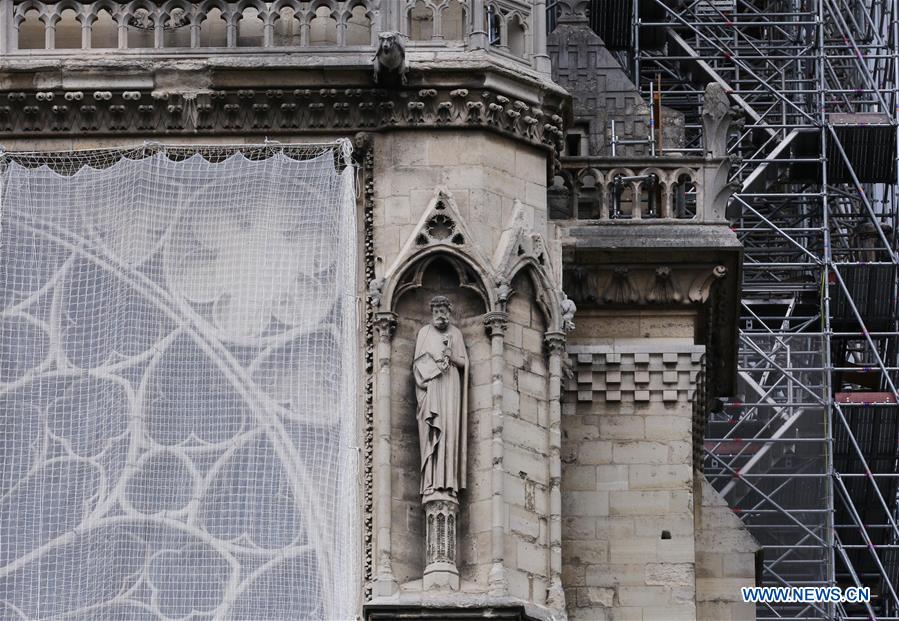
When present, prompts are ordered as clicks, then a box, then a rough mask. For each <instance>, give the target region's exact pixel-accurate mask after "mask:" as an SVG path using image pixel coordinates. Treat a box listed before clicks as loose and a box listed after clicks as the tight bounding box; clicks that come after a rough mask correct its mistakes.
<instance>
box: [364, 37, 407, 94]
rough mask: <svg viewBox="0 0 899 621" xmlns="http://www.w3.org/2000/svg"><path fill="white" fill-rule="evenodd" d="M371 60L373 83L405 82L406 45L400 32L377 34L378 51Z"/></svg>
mask: <svg viewBox="0 0 899 621" xmlns="http://www.w3.org/2000/svg"><path fill="white" fill-rule="evenodd" d="M372 61H373V68H374V79H375V84H388V85H389V84H396V83H397V81H399V84H403V85H405V84H406V47H405V46H404V45H403V39H402V35H401V34H400V33H398V32H382V33H380V34H378V51H377V52H375V55H374V57H373V58H372Z"/></svg>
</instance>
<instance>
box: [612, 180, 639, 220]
mask: <svg viewBox="0 0 899 621" xmlns="http://www.w3.org/2000/svg"><path fill="white" fill-rule="evenodd" d="M633 215H634V188H633V186H632V185H631V184H630V182H628V181H625V180H624V176H623V175H615V177H613V179H612V183H611V184H610V185H609V218H610V219H612V220H626V219H628V218H631V217H633Z"/></svg>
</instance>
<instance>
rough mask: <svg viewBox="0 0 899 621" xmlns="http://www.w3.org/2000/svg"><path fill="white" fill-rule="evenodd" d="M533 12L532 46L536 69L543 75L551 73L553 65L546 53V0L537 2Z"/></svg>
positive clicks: (537, 0)
mask: <svg viewBox="0 0 899 621" xmlns="http://www.w3.org/2000/svg"><path fill="white" fill-rule="evenodd" d="M533 10H534V12H533V13H532V15H533V19H531V25H532V31H533V39H531V45H532V46H533V51H532V53H533V55H534V56H533V64H534V69H536V70H537V71H540V72H541V73H549V72H550V71H552V65H551V64H550V60H549V54H547V53H546V0H536V2H534V9H533Z"/></svg>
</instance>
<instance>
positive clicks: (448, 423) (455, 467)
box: [412, 324, 468, 496]
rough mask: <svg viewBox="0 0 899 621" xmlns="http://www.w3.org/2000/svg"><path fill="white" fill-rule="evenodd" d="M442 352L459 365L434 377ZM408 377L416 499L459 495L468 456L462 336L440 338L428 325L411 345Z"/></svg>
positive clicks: (454, 331)
mask: <svg viewBox="0 0 899 621" xmlns="http://www.w3.org/2000/svg"><path fill="white" fill-rule="evenodd" d="M447 346H449V348H450V349H451V351H452V352H453V357H455V358H456V359H461V360H464V361H465V364H464V365H463V366H462V368H458V367H456V366H455V365H453V364H452V363H450V365H449V367H448V368H447V369H446V370H445V371H443V372H440V371H439V369H438V368H437V367H436V363H437V362H439V361H440V360H441V359H442V358H443V351H444V349H445V348H446V347H447ZM412 371H413V374H414V376H415V395H416V397H417V400H418V413H417V418H418V439H419V446H420V447H421V494H422V496H426V495H428V494H432V493H434V492H435V491H444V492H448V491H456V492H458V491H459V490H462V489H465V463H466V461H467V453H468V445H467V441H466V432H465V430H466V429H467V427H468V390H467V387H468V353H467V352H466V351H465V342H464V341H463V340H462V332H460V331H459V329H458V328H457V327H456V326H454V325H449V326H447V328H446V331H444V332H441V331H440V330H438V329H437V328H435V327H434V326H433V325H431V324H428V325H426V326H424V327H423V328H422V329H421V330H420V331H419V332H418V338H417V339H416V341H415V362H414V363H413V369H412Z"/></svg>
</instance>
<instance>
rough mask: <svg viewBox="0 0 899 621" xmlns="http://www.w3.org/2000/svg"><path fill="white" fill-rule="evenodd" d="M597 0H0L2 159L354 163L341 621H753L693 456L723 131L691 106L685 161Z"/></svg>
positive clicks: (730, 372) (718, 512)
mask: <svg viewBox="0 0 899 621" xmlns="http://www.w3.org/2000/svg"><path fill="white" fill-rule="evenodd" d="M589 4H590V3H588V2H586V1H585V0H557V1H552V0H464V1H463V0H313V1H308V0H295V1H294V0H281V1H279V2H259V1H256V0H241V1H238V2H221V1H218V0H205V1H204V2H196V3H188V2H181V1H179V0H170V1H168V2H149V1H147V2H141V1H138V2H111V1H107V0H97V1H96V2H70V1H60V2H54V1H51V0H46V1H44V2H41V1H38V0H0V84H2V89H3V93H2V101H0V135H2V143H3V147H4V149H5V150H6V152H7V153H9V154H15V153H16V152H20V151H28V152H40V151H46V152H68V151H75V152H86V151H97V150H100V151H102V150H104V149H112V148H113V147H118V146H120V145H123V144H126V145H140V144H143V145H148V144H150V145H163V147H161V148H164V145H179V147H178V148H179V149H187V150H188V151H189V150H190V148H191V146H202V148H203V149H214V148H216V146H217V145H218V146H225V145H227V146H228V148H234V149H236V150H238V151H239V150H240V145H288V146H289V145H301V144H304V143H325V142H329V141H334V140H337V139H342V140H343V143H342V144H344V145H346V147H347V150H348V147H349V146H350V145H351V146H352V161H351V162H348V163H347V165H348V166H350V167H351V170H352V171H353V175H354V177H355V181H354V187H355V190H356V195H355V198H354V200H355V210H356V223H357V224H356V242H355V243H356V249H355V254H354V257H355V259H354V260H355V263H356V270H357V276H356V282H357V283H358V284H357V286H356V299H357V312H358V321H359V324H358V330H357V331H356V332H355V335H354V338H355V339H356V340H355V345H354V348H355V349H354V351H355V353H356V354H357V360H358V377H357V378H356V385H357V386H358V399H357V400H356V404H355V410H356V413H355V414H354V416H356V417H357V430H358V437H357V438H356V447H357V448H358V460H357V461H356V462H355V464H356V465H355V467H356V468H357V470H356V473H357V475H358V476H357V477H356V478H355V479H353V485H356V486H357V490H356V495H357V498H358V507H357V509H358V510H357V512H355V515H356V516H357V517H356V518H354V519H353V520H348V521H347V522H346V523H343V524H342V526H341V528H346V529H349V530H350V531H352V532H354V533H358V537H356V538H351V539H350V542H351V543H350V544H349V545H352V546H355V548H356V550H357V552H358V559H359V564H358V567H357V568H356V570H357V571H358V575H356V576H355V577H354V579H355V588H354V589H352V592H349V593H345V594H343V595H344V597H345V599H347V600H352V601H353V602H354V603H353V605H352V608H353V609H354V610H355V614H356V615H358V617H357V618H362V619H366V620H371V621H381V620H386V619H449V618H452V619H478V618H503V619H528V620H536V619H539V620H550V619H566V618H567V619H570V620H572V621H576V620H609V621H612V620H614V621H624V620H630V619H634V620H638V621H652V620H660V621H662V620H664V621H674V620H680V619H684V620H694V619H696V620H703V621H715V620H726V619H733V620H735V621H736V620H738V619H739V620H748V619H754V618H755V609H754V606H753V605H751V604H746V603H743V602H742V600H741V599H740V587H743V586H752V585H754V584H756V571H757V570H756V550H757V546H756V544H755V542H754V541H753V539H752V537H751V536H750V535H749V533H748V532H747V531H746V530H745V529H744V528H743V526H742V525H741V522H740V520H739V519H738V518H737V516H735V515H734V513H733V511H732V510H731V508H729V507H728V506H727V504H726V503H725V502H724V500H723V499H722V498H721V497H720V496H719V494H718V492H717V491H715V489H713V488H712V486H711V485H710V484H709V483H708V482H707V481H706V479H705V477H704V476H703V473H702V470H701V463H702V460H701V458H700V455H701V450H702V446H703V434H704V429H705V421H706V417H707V415H708V412H709V411H710V409H711V408H712V407H713V406H714V403H715V402H716V400H717V399H718V398H720V397H722V396H726V395H731V394H733V391H734V380H735V375H736V370H735V369H736V358H737V353H736V351H737V349H736V347H737V344H736V339H737V336H736V318H737V308H738V304H739V286H740V285H739V283H740V260H741V248H740V244H739V243H738V241H737V239H736V236H735V235H734V233H733V232H732V231H731V229H730V227H729V225H728V222H727V219H726V213H725V212H726V208H727V203H728V198H729V196H730V194H731V192H732V188H731V187H730V186H729V185H728V183H727V179H728V172H729V170H730V166H731V162H730V160H729V159H728V157H727V155H726V148H725V147H726V141H727V136H728V133H729V132H730V131H731V128H732V127H734V126H735V124H738V123H739V119H737V118H736V117H735V115H734V114H733V112H732V111H731V107H730V102H729V101H728V96H727V94H726V93H725V92H724V91H723V90H722V89H721V88H720V87H718V86H717V85H712V86H709V87H708V88H706V90H705V104H704V107H703V109H702V110H701V111H699V118H700V119H701V135H702V141H701V147H700V148H693V145H688V144H687V140H686V138H685V125H686V124H687V121H685V119H684V118H683V115H681V114H680V113H677V112H675V111H672V110H667V109H665V108H663V107H662V106H661V105H656V102H654V101H653V100H652V99H650V98H647V97H646V96H645V93H641V90H640V89H639V88H638V86H637V85H635V84H634V82H633V81H632V78H631V77H630V74H629V72H628V68H627V66H626V65H627V59H626V58H623V57H622V56H621V55H616V54H614V53H613V52H610V51H609V50H608V49H607V47H606V45H605V44H604V42H603V40H602V39H601V38H600V37H599V36H598V35H597V34H596V32H595V31H594V30H593V29H592V28H591V24H590V21H589V8H590V7H589ZM235 145H236V147H235ZM185 157H186V156H185ZM297 191H299V190H297ZM2 252H3V248H0V253H2ZM197 468H199V466H197ZM331 492H332V493H334V494H339V493H340V490H331ZM296 502H299V503H302V502H303V501H302V499H297V500H296ZM0 527H3V525H2V524H0ZM0 539H2V537H0ZM188 565H189V564H188ZM198 571H200V570H198ZM188 573H190V572H188ZM322 575H324V574H322ZM327 579H328V578H327V577H322V578H321V580H322V581H326V580H327ZM157 587H158V588H161V587H159V585H158V584H157V585H156V587H154V589H153V592H154V593H156V588H157ZM3 588H4V587H3V586H2V585H0V594H2V595H0V600H2V601H5V602H7V605H9V606H10V608H9V609H10V610H13V607H12V604H9V602H10V601H12V599H14V598H12V597H11V596H10V593H13V591H14V587H10V586H8V585H7V588H9V589H10V590H9V591H5V590H3ZM322 588H323V589H325V590H326V589H327V588H329V587H328V585H324V586H322ZM148 597H149V596H148ZM155 597H156V596H155V595H153V596H152V597H150V599H148V600H147V601H151V600H152V601H156V600H155V599H153V598H155ZM147 606H150V607H148V608H146V609H145V612H146V613H147V615H148V617H147V618H160V617H157V616H153V614H156V612H160V611H162V612H164V613H165V614H171V615H172V616H178V617H179V618H181V617H180V616H179V615H180V613H182V612H185V610H181V609H171V610H168V611H165V609H163V608H156V609H152V606H151V604H147ZM312 609H313V610H315V611H316V613H315V614H320V615H323V616H327V615H325V614H324V613H323V612H322V610H323V609H321V608H314V607H313V608H312ZM15 610H19V611H20V612H19V613H18V614H20V616H21V618H30V615H29V614H27V612H24V613H23V612H21V610H25V609H24V608H22V606H20V605H17V606H16V607H15ZM154 610H155V612H153V611H154ZM190 610H191V609H186V612H187V613H190ZM193 610H194V612H196V611H197V610H199V609H196V608H195V609H193ZM215 610H218V609H213V608H210V609H206V610H205V612H203V614H205V615H206V616H207V618H218V617H216V613H215ZM247 610H252V609H251V608H250V609H247ZM162 612H160V614H162ZM176 613H177V614H176ZM109 614H110V616H109V617H108V618H128V617H126V616H121V615H120V616H118V617H116V616H115V615H113V614H112V613H109ZM310 614H312V613H310ZM76 616H77V615H76ZM182 616H183V615H182ZM200 616H202V615H200ZM13 618H19V617H15V616H13ZM79 618H92V615H91V614H90V613H85V614H84V615H83V616H82V617H79ZM104 618H107V617H104ZM232 618H238V616H232Z"/></svg>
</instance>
